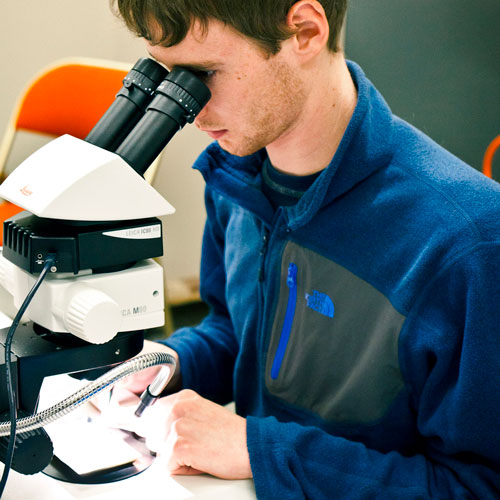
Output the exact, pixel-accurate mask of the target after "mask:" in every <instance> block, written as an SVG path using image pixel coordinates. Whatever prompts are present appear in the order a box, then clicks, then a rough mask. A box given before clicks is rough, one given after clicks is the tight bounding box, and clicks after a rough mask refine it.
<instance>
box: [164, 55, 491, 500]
mask: <svg viewBox="0 0 500 500" xmlns="http://www.w3.org/2000/svg"><path fill="white" fill-rule="evenodd" d="M349 69H350V71H351V75H352V77H353V80H354V82H355V84H356V86H357V89H358V103H357V106H356V109H355V112H354V115H353V116H352V119H351V121H350V123H349V126H348V128H347V130H346V132H345V134H344V137H343V139H342V142H341V144H340V146H339V148H338V150H337V152H336V154H335V156H334V158H333V159H332V161H331V163H330V165H329V166H328V167H327V168H326V169H325V170H324V171H323V172H322V173H321V175H320V176H319V177H318V178H317V179H316V181H315V182H314V184H313V185H312V186H311V187H310V188H309V189H308V191H306V193H305V194H304V195H303V196H302V198H301V199H300V201H299V202H298V203H297V204H296V205H295V206H292V207H280V208H278V209H277V210H276V211H275V210H273V208H272V207H271V205H270V203H269V202H268V200H267V199H266V198H265V196H264V195H263V194H262V191H261V165H262V162H263V160H264V159H265V157H266V153H265V151H260V152H258V153H256V154H254V155H251V156H248V157H244V158H238V157H235V156H232V155H230V154H228V153H226V152H224V151H223V150H221V149H220V148H219V147H218V145H217V144H212V145H211V146H209V148H208V149H207V150H206V151H205V152H204V153H203V154H202V155H201V157H200V158H199V160H198V161H197V163H196V165H195V168H198V169H199V170H200V171H201V173H202V174H203V176H204V178H205V180H206V183H207V187H206V208H207V223H206V229H205V234H204V240H203V252H202V267H201V293H202V297H203V299H204V300H205V301H206V302H207V303H208V304H209V305H210V307H211V312H210V314H209V315H208V316H207V317H206V318H205V319H204V321H203V322H202V323H201V324H200V325H199V326H197V327H193V328H186V329H183V330H180V331H179V332H177V333H176V334H175V335H174V336H172V337H171V338H170V339H169V340H168V341H167V344H168V345H170V346H171V347H172V348H174V349H175V350H176V351H177V352H178V353H179V357H180V364H181V368H182V377H183V384H184V387H188V388H192V389H194V390H196V391H197V392H199V393H200V394H201V395H202V396H204V397H207V398H210V399H212V400H214V401H216V402H219V403H226V402H228V401H230V400H232V399H234V400H235V402H236V409H237V412H238V413H239V414H240V415H243V416H245V417H247V445H248V450H249V454H250V461H251V466H252V471H253V475H254V480H255V487H256V492H257V496H258V498H261V499H278V498H279V499H280V500H285V499H286V500H288V499H290V500H291V499H303V498H308V499H323V498H327V499H343V500H354V499H356V500H360V499H370V500H374V499H380V500H391V499H394V500H406V499H408V500H410V499H411V500H415V499H472V498H477V499H481V500H487V499H495V498H500V421H499V417H498V414H499V410H500V335H499V327H500V307H499V304H500V217H499V214H500V186H499V185H497V184H496V183H494V182H493V181H491V180H489V179H487V178H485V177H484V176H483V175H482V174H480V173H478V172H477V171H475V170H474V169H472V168H470V167H468V166H467V165H465V164H463V163H462V162H461V161H460V160H458V159H457V158H455V157H454V156H453V155H451V154H450V153H448V152H446V151H445V150H443V149H442V148H441V147H439V146H438V145H437V144H435V143H434V142H432V141H431V140H430V139H429V138H428V137H426V136H425V135H423V134H422V133H421V132H419V131H417V130H415V129H414V128H413V127H411V126H410V125H409V124H407V123H405V122H403V121H402V120H400V119H398V118H397V117H395V116H394V115H392V113H391V111H390V109H389V108H388V106H387V104H386V103H385V102H384V100H383V98H382V97H381V96H380V94H379V93H378V92H377V90H376V89H375V88H374V87H373V85H372V84H371V83H370V82H369V81H368V80H367V79H366V77H365V76H364V74H363V72H362V71H361V69H360V68H359V67H358V66H357V65H355V64H354V63H349Z"/></svg>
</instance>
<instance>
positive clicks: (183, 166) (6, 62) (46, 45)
mask: <svg viewBox="0 0 500 500" xmlns="http://www.w3.org/2000/svg"><path fill="white" fill-rule="evenodd" d="M146 55H147V53H146V50H145V46H144V42H143V41H142V40H139V39H137V38H135V37H134V36H133V35H131V34H130V33H129V32H128V31H127V29H126V28H125V27H124V26H123V24H122V22H121V21H120V20H119V19H116V18H115V16H114V15H113V14H112V13H111V11H110V8H109V4H108V1H107V0H84V1H82V0H14V1H13V0H6V1H3V2H2V3H1V6H0V65H1V70H0V137H1V136H2V135H3V133H4V131H5V125H6V123H7V120H8V118H9V116H10V113H11V111H12V109H13V106H14V103H15V101H16V99H17V96H18V94H19V93H20V91H21V90H22V88H23V87H24V85H25V83H26V82H27V81H28V80H29V79H30V78H31V77H32V76H33V75H34V74H36V73H37V72H38V71H39V70H41V69H42V68H43V67H44V66H46V65H48V64H50V63H52V62H53V61H54V60H57V59H60V58H63V57H72V56H75V57H78V56H79V57H81V56H84V57H97V58H102V59H114V60H118V61H123V62H128V63H130V65H132V64H133V63H134V62H135V61H136V60H137V59H138V58H139V57H144V56H146ZM208 143H209V138H208V137H206V136H205V135H204V134H202V133H201V132H199V131H198V130H197V129H195V127H194V126H193V125H190V126H189V125H188V126H187V127H186V128H185V129H184V130H183V131H182V132H180V133H179V134H177V136H176V137H175V138H174V139H173V140H172V141H171V143H170V144H169V145H168V146H167V149H166V151H165V154H164V155H163V160H162V165H160V171H159V173H158V176H157V181H156V182H155V187H156V189H157V190H158V191H160V193H161V194H162V195H163V196H164V197H165V198H167V200H168V201H169V202H170V203H171V204H172V205H174V207H175V208H176V209H177V212H176V214H174V215H171V216H169V217H166V218H165V219H164V232H165V234H166V238H165V259H164V263H165V269H166V273H167V277H172V278H179V277H184V276H190V275H195V274H197V273H198V268H199V258H200V248H201V235H202V231H203V224H204V219H205V214H204V208H203V180H202V178H201V175H200V174H199V173H198V172H196V171H193V170H192V169H191V168H190V165H191V164H192V162H193V161H194V159H195V158H196V156H197V155H198V154H199V152H201V150H202V149H203V148H204V147H205V146H206V145H207V144H208ZM33 144H36V143H34V142H31V143H30V142H29V140H28V141H25V140H24V139H23V140H22V141H20V142H19V141H18V142H17V143H16V150H15V154H14V155H13V157H12V158H11V161H18V160H20V159H22V158H23V157H24V156H25V155H27V154H29V152H30V149H32V148H33V147H35V148H36V147H37V146H38V145H37V144H36V145H35V146H33Z"/></svg>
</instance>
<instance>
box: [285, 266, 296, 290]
mask: <svg viewBox="0 0 500 500" xmlns="http://www.w3.org/2000/svg"><path fill="white" fill-rule="evenodd" d="M286 285H287V286H288V288H294V287H295V286H296V285H297V266H296V265H295V264H294V263H293V262H290V264H288V276H287V277H286Z"/></svg>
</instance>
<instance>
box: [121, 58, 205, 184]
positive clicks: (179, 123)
mask: <svg viewBox="0 0 500 500" xmlns="http://www.w3.org/2000/svg"><path fill="white" fill-rule="evenodd" d="M210 97H211V94H210V90H209V89H208V87H207V86H206V85H205V84H204V83H203V82H202V81H201V80H199V79H198V78H197V77H196V76H195V75H193V74H192V73H191V72H189V71H188V70H187V69H184V68H182V67H176V68H174V69H173V70H172V71H171V72H170V73H169V74H168V76H167V77H166V78H165V79H164V80H163V82H161V84H160V85H159V86H158V87H157V89H156V93H155V97H154V99H153V100H152V102H151V104H149V106H148V108H147V111H146V114H145V115H144V116H143V117H142V118H141V120H140V121H139V123H137V125H136V126H135V127H134V129H133V130H132V131H131V132H130V134H128V136H127V137H126V139H125V140H124V141H123V142H122V143H121V144H120V146H119V147H118V148H117V149H116V150H115V153H116V154H118V155H120V156H121V157H122V158H123V159H124V160H125V161H126V162H127V163H128V164H129V165H130V166H131V167H132V168H133V169H134V170H135V171H136V172H138V173H139V174H141V175H142V174H144V172H145V171H146V170H147V169H148V167H149V166H150V165H151V163H152V162H153V161H154V159H155V158H156V157H157V156H158V155H159V154H160V153H161V151H162V150H163V148H164V147H165V146H166V145H167V143H168V142H169V141H170V139H171V138H172V137H173V136H174V134H175V133H176V132H177V131H178V130H180V129H181V128H182V127H184V125H185V124H186V123H187V122H189V123H191V122H193V121H194V119H195V118H196V116H197V115H198V113H199V112H200V111H201V109H202V108H203V106H205V104H206V103H207V102H208V100H209V99H210Z"/></svg>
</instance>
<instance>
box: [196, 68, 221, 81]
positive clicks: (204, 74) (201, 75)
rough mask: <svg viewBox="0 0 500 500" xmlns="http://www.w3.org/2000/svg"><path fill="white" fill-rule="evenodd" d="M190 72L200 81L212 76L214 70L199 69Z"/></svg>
mask: <svg viewBox="0 0 500 500" xmlns="http://www.w3.org/2000/svg"><path fill="white" fill-rule="evenodd" d="M192 73H193V74H194V75H195V76H196V77H197V78H199V79H200V80H201V81H203V82H206V81H208V80H210V78H212V76H214V74H215V71H213V70H208V71H201V70H192Z"/></svg>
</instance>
